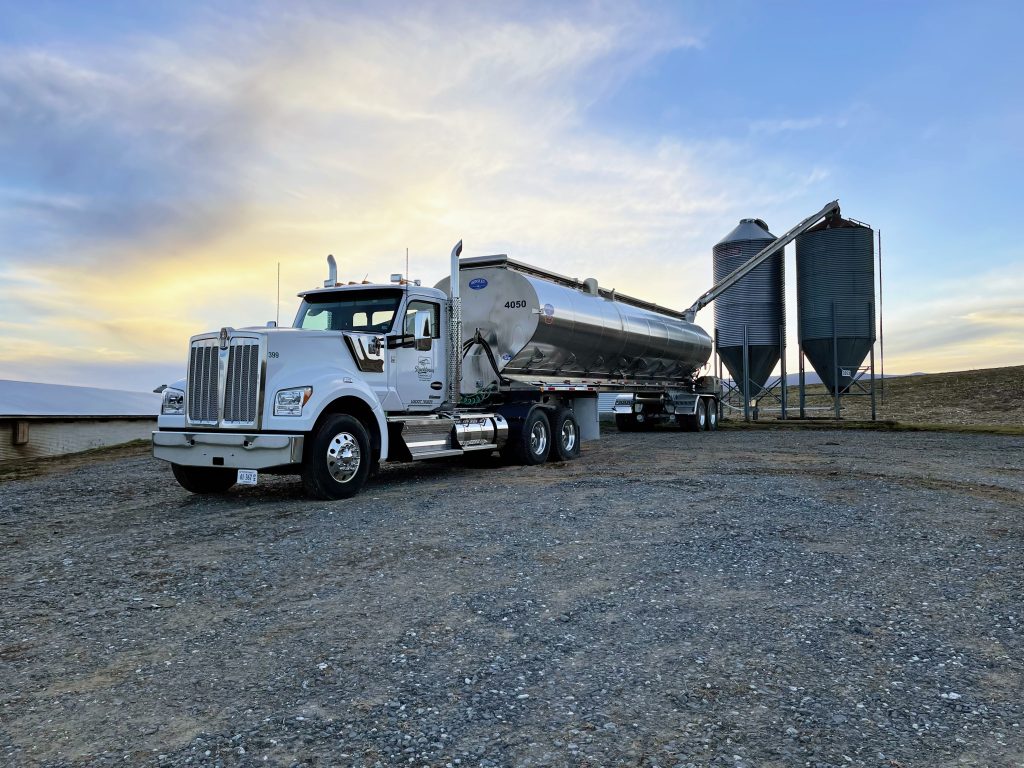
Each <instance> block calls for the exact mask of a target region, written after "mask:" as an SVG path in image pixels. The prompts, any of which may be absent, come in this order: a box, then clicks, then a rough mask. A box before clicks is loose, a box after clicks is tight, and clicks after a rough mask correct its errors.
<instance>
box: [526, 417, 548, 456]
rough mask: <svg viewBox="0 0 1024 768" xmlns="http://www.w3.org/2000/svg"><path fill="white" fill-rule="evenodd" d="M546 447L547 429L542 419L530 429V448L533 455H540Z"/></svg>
mask: <svg viewBox="0 0 1024 768" xmlns="http://www.w3.org/2000/svg"><path fill="white" fill-rule="evenodd" d="M547 447H548V429H547V425H545V424H544V422H543V421H538V422H537V423H536V424H534V425H533V429H531V430H530V450H531V451H532V452H533V455H534V456H540V455H541V454H542V453H544V451H545V450H547Z"/></svg>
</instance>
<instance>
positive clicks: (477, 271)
mask: <svg viewBox="0 0 1024 768" xmlns="http://www.w3.org/2000/svg"><path fill="white" fill-rule="evenodd" d="M459 269H460V276H461V280H460V282H461V294H462V338H463V341H464V342H468V341H470V340H471V339H473V338H474V337H476V335H477V333H478V332H479V334H480V338H482V339H483V340H484V341H485V342H486V343H487V346H488V347H489V349H490V351H491V356H488V355H487V354H486V351H485V350H484V349H482V348H481V346H482V345H479V344H477V345H474V346H472V347H470V349H469V354H468V355H467V356H466V358H465V362H464V367H463V391H472V390H473V389H474V388H477V389H479V388H480V387H482V386H485V385H486V384H487V383H489V382H491V381H494V380H496V378H497V377H496V374H495V372H494V368H495V367H496V368H497V370H498V371H500V373H501V375H502V376H504V377H505V378H508V379H511V380H531V381H532V380H553V381H566V380H582V381H595V382H602V381H610V380H616V381H618V380H621V381H639V382H662V381H663V382H669V381H680V380H683V379H686V378H688V377H690V376H691V375H692V374H693V373H694V372H696V371H697V370H698V369H699V368H700V367H701V366H703V365H704V364H705V363H706V362H707V361H708V358H709V357H710V356H711V337H710V336H709V335H708V334H707V332H706V331H705V330H704V329H703V328H701V327H700V326H698V325H694V324H693V323H688V322H686V320H685V319H684V318H683V315H682V313H680V312H675V311H674V310H670V309H667V308H665V307H660V306H658V305H656V304H651V303H649V302H645V301H642V300H640V299H634V298H631V297H629V296H623V295H617V294H616V293H615V292H614V291H609V290H607V289H604V288H600V287H598V285H597V283H596V281H594V280H592V279H591V280H583V281H581V280H576V279H573V278H568V277H563V276H561V275H557V274H555V273H553V272H548V271H547V270H543V269H540V268H537V267H532V266H530V265H528V264H523V263H521V262H517V261H513V260H512V259H509V258H508V257H507V256H482V257H477V258H471V259H463V260H462V261H461V262H460V264H459ZM436 287H437V288H439V289H440V290H442V291H444V292H445V293H448V294H449V295H450V291H449V287H450V278H445V279H444V280H442V281H441V282H439V283H438V284H437V286H436ZM490 357H493V360H494V364H493V365H492V364H491V362H490V359H489V358H490Z"/></svg>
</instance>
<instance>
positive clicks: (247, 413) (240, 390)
mask: <svg viewBox="0 0 1024 768" xmlns="http://www.w3.org/2000/svg"><path fill="white" fill-rule="evenodd" d="M259 381H260V345H259V342H257V341H254V340H253V339H245V338H242V339H231V342H230V344H229V347H228V368H227V381H226V383H225V386H224V423H225V424H255V423H256V414H257V411H258V409H259Z"/></svg>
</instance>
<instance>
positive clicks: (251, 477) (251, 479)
mask: <svg viewBox="0 0 1024 768" xmlns="http://www.w3.org/2000/svg"><path fill="white" fill-rule="evenodd" d="M256 477H257V472H256V470H255V469H240V470H238V480H237V482H238V484H239V485H256Z"/></svg>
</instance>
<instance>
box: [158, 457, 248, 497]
mask: <svg viewBox="0 0 1024 768" xmlns="http://www.w3.org/2000/svg"><path fill="white" fill-rule="evenodd" d="M171 472H173V473H174V479H175V480H177V481H178V485H180V486H181V487H182V488H184V489H185V490H186V491H188V492H189V493H196V494H199V495H202V496H205V495H207V494H211V493H224V492H225V491H227V490H228V488H230V487H231V486H232V485H234V484H235V480H237V479H238V470H235V469H227V468H225V467H189V466H185V465H184V464H171Z"/></svg>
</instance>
